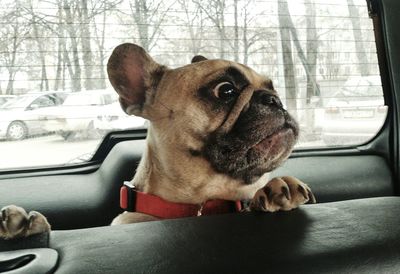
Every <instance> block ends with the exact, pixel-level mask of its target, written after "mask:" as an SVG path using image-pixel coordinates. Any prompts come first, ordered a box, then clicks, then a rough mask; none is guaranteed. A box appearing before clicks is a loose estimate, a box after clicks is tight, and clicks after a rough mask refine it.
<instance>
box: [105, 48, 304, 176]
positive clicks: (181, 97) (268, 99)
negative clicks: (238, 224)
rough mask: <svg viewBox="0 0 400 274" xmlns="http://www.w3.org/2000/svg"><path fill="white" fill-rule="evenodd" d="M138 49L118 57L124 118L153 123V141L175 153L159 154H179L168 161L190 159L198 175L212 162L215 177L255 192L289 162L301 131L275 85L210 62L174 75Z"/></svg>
mask: <svg viewBox="0 0 400 274" xmlns="http://www.w3.org/2000/svg"><path fill="white" fill-rule="evenodd" d="M124 47H126V48H127V49H126V48H124ZM137 48H138V47H137V46H135V45H133V46H132V45H123V46H121V47H120V50H119V51H118V50H115V52H116V53H113V56H112V57H111V58H110V61H109V67H108V71H109V76H110V80H111V82H112V84H113V86H114V88H115V89H116V90H117V92H118V93H119V94H120V101H121V105H122V107H123V108H124V109H125V111H126V112H127V113H129V114H134V115H139V116H142V117H145V118H147V119H149V120H150V122H151V124H152V125H151V130H150V132H149V134H153V135H155V136H154V139H157V141H156V142H157V143H162V144H163V148H166V147H168V148H170V149H169V150H168V149H167V150H163V152H161V150H160V151H159V153H160V154H173V155H170V157H165V158H164V160H165V159H168V160H169V161H174V160H177V161H180V160H181V159H183V157H182V158H181V157H180V156H181V155H180V153H182V155H183V154H185V155H190V156H191V157H193V158H192V159H193V165H194V168H195V165H196V163H200V162H201V161H197V162H196V160H205V161H207V162H208V163H209V164H210V166H211V168H212V170H213V172H215V173H218V174H225V175H227V176H229V177H231V178H234V179H238V180H241V181H243V182H244V183H245V184H250V183H252V182H254V181H256V180H257V179H258V178H259V177H260V176H261V175H263V174H264V173H266V172H269V171H271V170H273V169H275V168H276V167H277V166H279V165H280V164H282V162H283V161H284V160H285V159H286V158H287V157H288V156H289V154H290V152H291V151H292V148H293V146H294V144H295V142H296V140H297V137H298V131H299V130H298V125H297V123H296V122H295V121H294V119H293V118H292V117H291V116H290V115H289V114H288V112H287V111H286V110H285V109H284V108H283V106H282V103H281V101H280V99H279V97H278V94H277V92H276V91H275V90H274V87H273V84H272V81H271V80H270V79H268V78H266V77H263V76H261V75H259V74H257V73H256V72H254V71H253V70H252V69H250V68H248V67H246V66H244V65H241V64H238V63H234V62H229V61H225V60H207V59H205V58H204V57H202V58H200V59H198V60H196V61H195V63H192V64H190V65H187V66H184V67H181V68H177V69H173V70H171V69H168V68H166V67H163V66H160V65H158V64H157V63H155V62H154V61H153V60H152V59H151V57H149V56H148V55H147V54H145V53H142V49H141V48H139V50H138V49H137ZM138 52H139V53H138ZM136 59H137V60H139V61H140V62H136V61H132V60H136ZM141 68H144V69H141ZM140 69H141V70H140ZM138 70H139V71H138ZM137 79H139V80H137ZM137 86H139V88H138V87H137ZM137 90H139V91H140V92H138V91H137ZM138 98H139V99H138ZM159 156H160V160H161V161H162V160H163V159H162V156H163V155H159ZM194 172H195V171H194ZM208 176H212V174H209V175H208Z"/></svg>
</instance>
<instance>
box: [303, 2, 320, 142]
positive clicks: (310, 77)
mask: <svg viewBox="0 0 400 274" xmlns="http://www.w3.org/2000/svg"><path fill="white" fill-rule="evenodd" d="M304 4H305V8H306V20H307V21H306V31H307V35H306V36H307V37H306V39H307V41H306V54H307V57H306V58H307V65H308V73H307V92H306V105H307V106H306V108H307V109H306V131H307V133H308V134H310V135H309V138H307V139H314V138H315V136H314V135H315V130H314V129H315V108H317V107H320V103H321V98H319V99H318V101H317V102H316V103H314V102H311V98H313V97H314V98H315V96H320V94H319V88H317V83H316V78H317V77H316V74H317V54H318V41H317V40H318V39H317V29H316V20H315V19H316V10H315V4H314V2H313V1H310V0H305V1H304Z"/></svg>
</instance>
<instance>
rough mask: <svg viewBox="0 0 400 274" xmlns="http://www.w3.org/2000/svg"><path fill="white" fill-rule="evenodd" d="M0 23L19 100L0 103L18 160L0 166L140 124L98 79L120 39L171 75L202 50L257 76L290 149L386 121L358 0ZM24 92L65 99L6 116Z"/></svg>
mask: <svg viewBox="0 0 400 274" xmlns="http://www.w3.org/2000/svg"><path fill="white" fill-rule="evenodd" d="M0 16H1V24H0V31H1V33H2V35H1V36H0V47H1V49H0V77H1V81H0V84H1V89H0V90H1V91H3V93H5V94H12V95H17V96H18V97H17V98H16V99H13V100H12V101H10V102H8V103H6V104H5V105H4V106H3V107H2V110H4V108H5V109H6V110H7V111H10V112H9V113H10V114H8V115H2V116H1V118H0V119H1V123H0V125H1V128H0V138H1V139H2V140H3V141H1V142H0V151H5V150H4V149H2V148H3V147H7V148H10V147H12V146H14V145H16V143H17V142H18V146H16V149H21V150H23V151H24V153H25V156H24V157H23V158H24V159H21V158H18V157H20V153H15V152H14V151H12V150H10V149H8V150H7V151H12V152H10V153H9V154H10V155H6V154H4V153H2V154H1V155H0V158H2V157H3V159H0V169H7V168H10V167H24V166H35V165H65V164H68V163H76V162H79V161H86V160H87V159H89V158H90V157H87V155H92V154H93V153H94V152H95V150H96V149H97V146H98V145H99V144H100V142H101V140H102V138H103V137H104V136H105V134H107V133H108V132H110V131H119V130H126V129H134V128H145V127H146V126H147V122H146V121H145V120H144V119H142V118H140V117H135V116H127V115H126V114H125V113H124V112H123V111H122V110H121V108H120V106H119V104H118V103H116V99H117V97H116V93H115V92H114V91H113V89H112V87H111V86H110V83H109V81H108V78H107V72H106V63H107V58H108V56H109V55H110V53H111V52H112V50H113V49H114V48H115V47H116V46H117V45H119V44H121V43H126V42H131V43H136V44H139V45H140V46H142V47H143V48H144V49H145V50H146V51H148V52H149V54H150V55H151V56H152V57H153V58H154V59H155V60H156V61H157V62H159V63H161V64H164V65H166V66H169V67H172V68H176V67H179V66H183V65H186V64H188V63H190V60H191V59H192V57H193V56H195V55H199V54H201V55H204V56H205V57H207V58H209V59H218V58H222V59H228V60H232V61H237V62H239V63H242V64H244V65H247V66H249V67H251V68H253V69H254V70H256V71H257V72H259V73H260V74H263V75H265V76H268V77H269V78H271V79H272V80H273V82H274V87H275V89H276V90H277V92H278V94H279V96H280V97H281V99H282V102H283V104H284V106H285V107H286V108H287V109H288V110H289V111H290V112H291V114H292V115H293V116H294V117H296V119H297V120H298V122H299V125H300V138H299V141H298V144H297V148H304V149H307V148H321V147H322V148H326V147H336V146H353V145H359V144H363V143H366V142H368V141H369V140H371V139H372V138H374V136H375V135H376V134H377V133H378V132H379V130H380V128H381V126H382V125H383V123H384V121H385V119H386V113H387V107H386V106H385V102H384V100H383V92H382V85H381V79H380V75H379V68H378V61H377V53H376V45H375V39H374V31H373V25H372V21H371V19H370V18H369V16H368V11H367V5H366V2H365V0H301V1H289V0H210V1H199V0H177V1H170V0H160V1H154V0H147V1H144V0H109V1H105V2H104V1H100V2H99V1H94V0H88V1H76V0H71V1H41V0H37V1H34V2H32V1H11V0H6V1H2V8H1V9H0ZM32 91H35V92H36V91H38V92H43V93H49V92H51V93H54V92H64V93H65V94H64V95H63V98H61V100H60V102H59V104H57V103H56V102H55V101H53V106H54V107H51V108H50V107H49V108H46V109H47V110H46V112H44V111H43V112H42V113H41V114H40V116H38V117H20V116H18V115H20V114H17V112H15V111H14V112H11V110H10V109H12V108H17V109H18V108H25V107H26V106H27V105H29V104H30V103H32V101H30V102H29V96H28V97H27V95H26V94H29V93H30V92H32ZM111 94H113V95H111ZM41 104H42V105H46V104H47V103H46V102H41ZM4 111H5V110H4ZM4 117H14V118H13V119H20V120H23V119H25V120H26V128H27V132H28V134H27V135H26V136H23V137H24V138H23V139H21V140H14V139H13V140H9V139H8V138H7V127H8V126H9V125H10V123H12V122H13V121H12V119H9V118H4ZM35 119H36V120H37V121H38V123H36V125H35V127H33V126H31V125H30V124H29V122H28V121H33V120H35ZM32 137H35V138H32ZM54 151H58V153H57V154H54V153H53V152H54ZM27 154H29V155H32V156H31V157H28V156H27ZM13 157H14V158H15V159H12V158H13ZM81 159H84V160H81Z"/></svg>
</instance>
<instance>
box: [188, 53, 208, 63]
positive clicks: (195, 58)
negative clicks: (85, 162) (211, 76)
mask: <svg viewBox="0 0 400 274" xmlns="http://www.w3.org/2000/svg"><path fill="white" fill-rule="evenodd" d="M205 60H208V59H207V58H206V57H204V56H202V55H196V56H194V57H193V58H192V62H191V63H192V64H193V63H197V62H201V61H205Z"/></svg>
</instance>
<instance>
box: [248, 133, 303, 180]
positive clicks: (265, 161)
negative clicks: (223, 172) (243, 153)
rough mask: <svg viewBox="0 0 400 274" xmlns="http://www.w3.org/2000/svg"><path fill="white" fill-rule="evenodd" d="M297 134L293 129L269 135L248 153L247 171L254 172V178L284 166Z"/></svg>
mask: <svg viewBox="0 0 400 274" xmlns="http://www.w3.org/2000/svg"><path fill="white" fill-rule="evenodd" d="M296 139H297V137H296V134H295V130H294V129H293V128H290V127H289V128H282V129H278V130H277V131H275V132H274V133H273V134H271V135H268V136H267V137H265V138H263V139H262V140H261V141H259V142H257V143H256V144H255V145H253V146H251V147H250V149H249V150H248V151H247V162H248V165H247V167H245V169H247V170H249V171H250V170H253V171H252V172H251V173H253V175H254V176H261V175H262V174H264V173H266V172H270V171H272V170H274V169H275V168H277V167H278V166H279V165H281V164H282V162H283V161H284V160H286V158H287V157H288V156H289V154H290V152H291V151H292V148H293V146H294V144H295V143H296Z"/></svg>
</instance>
